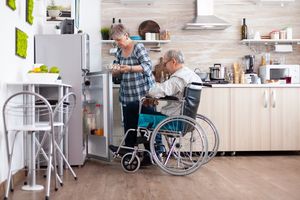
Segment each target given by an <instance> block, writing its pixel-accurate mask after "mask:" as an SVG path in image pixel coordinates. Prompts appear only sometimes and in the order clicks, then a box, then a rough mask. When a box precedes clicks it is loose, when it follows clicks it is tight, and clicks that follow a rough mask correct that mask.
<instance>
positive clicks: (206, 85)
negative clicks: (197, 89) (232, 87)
mask: <svg viewBox="0 0 300 200" xmlns="http://www.w3.org/2000/svg"><path fill="white" fill-rule="evenodd" d="M191 84H192V85H199V86H205V87H212V85H211V84H209V83H198V82H192V83H191Z"/></svg>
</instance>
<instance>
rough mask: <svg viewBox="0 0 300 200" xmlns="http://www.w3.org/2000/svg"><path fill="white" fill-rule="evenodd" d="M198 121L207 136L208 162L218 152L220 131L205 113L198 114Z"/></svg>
mask: <svg viewBox="0 0 300 200" xmlns="http://www.w3.org/2000/svg"><path fill="white" fill-rule="evenodd" d="M196 121H197V123H198V124H199V125H200V126H201V128H202V129H203V130H204V132H205V134H206V137H207V142H208V146H207V150H208V156H207V160H206V162H205V163H208V162H209V161H210V160H211V159H212V158H214V157H215V156H216V154H217V152H218V149H219V142H220V137H219V132H218V130H217V128H216V126H215V125H214V124H213V123H212V121H211V120H210V119H208V118H207V117H206V116H204V115H201V114H197V116H196Z"/></svg>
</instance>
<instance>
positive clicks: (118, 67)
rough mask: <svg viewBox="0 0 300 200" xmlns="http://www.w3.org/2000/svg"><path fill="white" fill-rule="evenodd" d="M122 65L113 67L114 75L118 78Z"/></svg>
mask: <svg viewBox="0 0 300 200" xmlns="http://www.w3.org/2000/svg"><path fill="white" fill-rule="evenodd" d="M120 68H121V67H120V65H113V67H112V75H113V76H116V75H119V74H120Z"/></svg>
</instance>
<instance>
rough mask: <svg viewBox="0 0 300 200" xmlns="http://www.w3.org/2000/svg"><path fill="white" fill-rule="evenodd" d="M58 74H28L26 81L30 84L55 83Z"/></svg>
mask: <svg viewBox="0 0 300 200" xmlns="http://www.w3.org/2000/svg"><path fill="white" fill-rule="evenodd" d="M58 76H59V74H58V73H27V74H26V77H25V79H26V81H27V82H30V83H55V82H56V81H57V78H58Z"/></svg>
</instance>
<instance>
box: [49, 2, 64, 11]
mask: <svg viewBox="0 0 300 200" xmlns="http://www.w3.org/2000/svg"><path fill="white" fill-rule="evenodd" d="M47 10H61V6H57V5H55V1H54V0H51V4H50V5H49V6H47Z"/></svg>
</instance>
